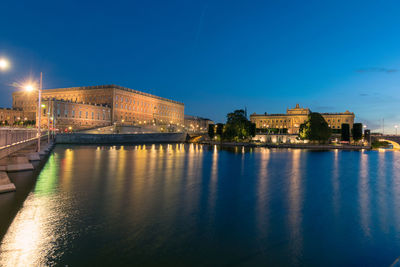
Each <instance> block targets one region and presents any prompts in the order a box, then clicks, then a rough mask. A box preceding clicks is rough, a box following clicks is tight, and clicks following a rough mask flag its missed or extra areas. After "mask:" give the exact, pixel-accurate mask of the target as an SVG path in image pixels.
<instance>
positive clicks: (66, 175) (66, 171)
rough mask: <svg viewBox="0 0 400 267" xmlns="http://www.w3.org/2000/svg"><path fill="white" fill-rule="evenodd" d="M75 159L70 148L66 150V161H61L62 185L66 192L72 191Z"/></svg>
mask: <svg viewBox="0 0 400 267" xmlns="http://www.w3.org/2000/svg"><path fill="white" fill-rule="evenodd" d="M74 157H75V154H74V150H72V149H70V148H68V149H66V150H65V154H64V159H62V161H61V172H60V183H61V186H62V188H63V189H65V190H66V191H70V190H71V182H72V180H71V179H72V170H73V168H72V166H73V165H74Z"/></svg>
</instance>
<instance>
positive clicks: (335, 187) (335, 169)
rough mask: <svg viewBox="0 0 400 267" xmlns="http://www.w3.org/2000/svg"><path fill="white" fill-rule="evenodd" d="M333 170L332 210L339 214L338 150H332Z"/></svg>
mask: <svg viewBox="0 0 400 267" xmlns="http://www.w3.org/2000/svg"><path fill="white" fill-rule="evenodd" d="M332 167H333V170H332V189H333V194H332V203H333V211H334V213H335V215H336V216H337V215H338V214H339V208H340V207H339V205H340V188H339V187H340V185H339V150H338V149H335V150H334V151H333V166H332Z"/></svg>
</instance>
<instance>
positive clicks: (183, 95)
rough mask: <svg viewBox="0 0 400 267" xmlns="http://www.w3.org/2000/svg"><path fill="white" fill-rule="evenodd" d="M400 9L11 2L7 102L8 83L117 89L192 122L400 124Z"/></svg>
mask: <svg viewBox="0 0 400 267" xmlns="http://www.w3.org/2000/svg"><path fill="white" fill-rule="evenodd" d="M399 14H400V2H399V1H366V0H364V1H343V2H341V1H320V0H319V1H283V0H282V1H265V0H264V1H252V0H247V1H234V0H226V1H219V0H209V1H207V0H202V1H200V0H196V1H191V0H180V1H174V0H168V1H166V0H160V1H154V0H146V1H123V2H119V1H107V2H103V1H93V2H89V1H86V2H85V1H2V3H1V16H0V25H1V26H0V56H4V57H7V58H8V59H9V60H10V61H11V63H12V68H11V69H10V70H9V71H8V72H4V73H0V91H1V95H2V97H1V99H0V105H1V106H6V107H7V106H10V105H11V92H12V91H13V90H15V88H13V87H12V86H10V84H12V83H13V82H15V81H21V80H23V79H25V78H26V77H28V76H29V75H34V76H38V75H39V72H40V71H43V72H44V73H45V83H44V86H45V88H55V87H70V86H85V85H100V84H118V85H121V86H126V87H130V88H133V89H138V90H143V91H145V92H149V93H153V94H156V95H160V96H164V97H168V98H171V99H175V100H178V101H183V102H184V103H185V109H186V113H187V114H191V115H199V116H204V117H209V118H211V119H213V120H215V121H225V114H226V113H228V112H230V111H232V110H234V109H238V108H244V107H247V109H248V112H249V113H253V112H257V113H262V112H268V113H283V112H285V111H286V108H287V107H292V106H294V105H295V104H296V103H299V104H300V105H301V106H305V107H309V108H311V110H313V111H319V112H343V111H345V110H347V109H348V110H350V111H353V112H355V113H356V120H357V121H360V122H364V123H366V124H367V125H368V126H370V127H371V128H372V129H379V128H380V121H381V120H382V118H384V119H385V129H386V131H388V130H389V129H390V130H392V129H393V127H394V125H395V124H397V123H399V124H400V113H399V110H400V108H399V104H398V103H399V88H400V16H399Z"/></svg>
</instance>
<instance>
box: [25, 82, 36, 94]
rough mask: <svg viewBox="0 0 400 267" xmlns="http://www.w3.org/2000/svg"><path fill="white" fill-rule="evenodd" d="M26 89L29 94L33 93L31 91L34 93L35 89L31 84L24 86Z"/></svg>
mask: <svg viewBox="0 0 400 267" xmlns="http://www.w3.org/2000/svg"><path fill="white" fill-rule="evenodd" d="M24 89H25V90H26V91H28V92H31V91H33V89H34V87H33V85H31V84H27V85H25V86H24Z"/></svg>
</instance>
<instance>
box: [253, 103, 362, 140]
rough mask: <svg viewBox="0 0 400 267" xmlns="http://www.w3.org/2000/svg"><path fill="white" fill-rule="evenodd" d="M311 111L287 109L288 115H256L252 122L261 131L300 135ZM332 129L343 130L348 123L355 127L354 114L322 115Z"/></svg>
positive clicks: (297, 108) (298, 107) (297, 107)
mask: <svg viewBox="0 0 400 267" xmlns="http://www.w3.org/2000/svg"><path fill="white" fill-rule="evenodd" d="M310 112H311V111H310V109H308V108H301V107H300V106H299V104H297V105H296V107H294V108H291V109H287V110H286V114H267V113H265V114H256V113H253V114H251V115H250V120H251V122H253V123H255V124H256V127H257V128H259V129H287V133H288V134H298V133H299V129H300V125H301V124H303V123H304V122H306V121H307V119H308V115H309V114H310ZM320 114H321V115H322V117H324V119H325V121H326V122H327V123H328V125H329V127H330V128H331V129H341V126H342V123H348V124H349V125H350V128H352V127H353V123H354V117H355V116H354V113H353V112H349V111H346V112H343V113H320Z"/></svg>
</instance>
